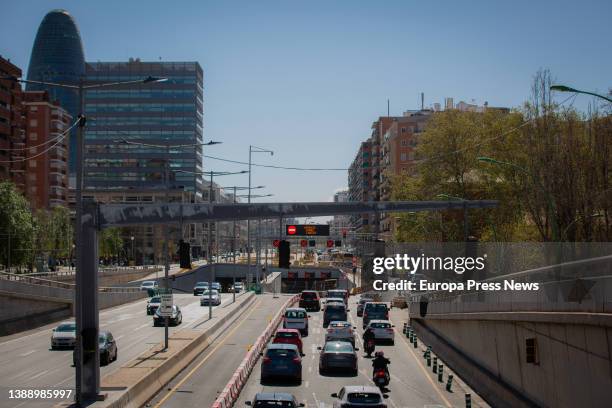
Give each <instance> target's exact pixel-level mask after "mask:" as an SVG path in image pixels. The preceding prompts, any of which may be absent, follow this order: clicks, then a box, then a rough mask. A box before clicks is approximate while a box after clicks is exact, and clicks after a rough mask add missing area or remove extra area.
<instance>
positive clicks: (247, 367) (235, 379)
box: [212, 295, 299, 408]
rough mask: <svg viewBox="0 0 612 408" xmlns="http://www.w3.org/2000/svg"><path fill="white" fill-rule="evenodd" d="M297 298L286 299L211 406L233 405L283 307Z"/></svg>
mask: <svg viewBox="0 0 612 408" xmlns="http://www.w3.org/2000/svg"><path fill="white" fill-rule="evenodd" d="M298 300H299V295H295V296H292V297H291V298H290V299H288V300H287V301H286V302H285V304H284V305H283V307H282V308H281V309H280V310H279V312H278V313H277V314H276V316H274V318H273V319H272V320H270V323H268V326H267V327H266V329H265V330H264V332H263V333H262V334H261V335H260V336H259V337H258V338H257V340H256V341H255V343H254V344H253V346H252V347H251V348H250V349H249V351H248V352H247V355H246V356H245V357H244V359H243V360H242V362H241V363H240V365H239V366H238V368H237V369H236V371H234V374H233V375H232V378H231V379H230V381H229V382H228V383H227V385H226V386H225V388H223V391H221V393H220V394H219V396H218V397H217V399H216V400H215V402H214V403H213V405H212V407H213V408H231V407H233V406H234V403H235V402H236V401H237V400H238V397H239V396H240V391H242V387H243V386H244V384H245V383H246V382H247V380H248V379H249V375H250V374H251V371H253V367H255V363H257V360H258V359H259V355H260V353H261V352H263V350H264V349H265V347H266V345H267V344H268V341H269V340H270V338H271V337H272V335H273V334H274V332H275V331H276V328H277V327H278V325H279V324H280V322H281V321H282V320H283V316H284V314H285V309H287V308H288V307H289V306H291V305H293V304H294V303H295V302H297V301H298Z"/></svg>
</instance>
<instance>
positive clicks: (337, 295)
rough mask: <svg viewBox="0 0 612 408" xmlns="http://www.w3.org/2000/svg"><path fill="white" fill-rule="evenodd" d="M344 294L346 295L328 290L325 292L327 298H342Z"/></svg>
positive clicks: (341, 291) (342, 292) (340, 291)
mask: <svg viewBox="0 0 612 408" xmlns="http://www.w3.org/2000/svg"><path fill="white" fill-rule="evenodd" d="M345 294H346V292H345V291H343V290H330V291H328V292H327V297H338V298H344V295H345Z"/></svg>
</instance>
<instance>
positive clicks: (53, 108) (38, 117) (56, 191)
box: [23, 91, 72, 209]
mask: <svg viewBox="0 0 612 408" xmlns="http://www.w3.org/2000/svg"><path fill="white" fill-rule="evenodd" d="M23 118H24V124H25V138H26V146H27V156H28V160H27V162H26V165H25V173H26V191H25V193H26V194H25V195H26V197H27V199H28V201H29V202H30V206H31V207H32V208H33V209H49V208H52V207H55V206H67V205H68V157H69V143H68V141H69V139H70V135H69V134H67V133H68V129H69V128H70V125H71V122H72V116H70V114H68V112H67V111H66V110H65V109H63V108H62V107H61V106H60V105H59V103H58V102H57V101H54V102H52V101H51V100H50V99H49V94H48V92H47V91H26V92H24V93H23Z"/></svg>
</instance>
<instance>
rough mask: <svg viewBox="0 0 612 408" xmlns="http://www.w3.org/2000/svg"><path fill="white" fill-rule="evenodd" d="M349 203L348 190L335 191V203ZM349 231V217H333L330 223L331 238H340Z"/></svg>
mask: <svg viewBox="0 0 612 408" xmlns="http://www.w3.org/2000/svg"><path fill="white" fill-rule="evenodd" d="M348 201H349V190H348V189H344V190H340V191H336V193H335V194H334V202H335V203H346V202H348ZM350 230H351V217H350V216H349V215H334V218H333V219H332V220H331V222H330V234H331V236H333V237H342V236H343V235H344V233H348V231H350Z"/></svg>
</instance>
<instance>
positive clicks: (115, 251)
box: [99, 228, 123, 259]
mask: <svg viewBox="0 0 612 408" xmlns="http://www.w3.org/2000/svg"><path fill="white" fill-rule="evenodd" d="M122 249H123V238H122V236H121V230H120V229H119V228H106V229H104V230H102V233H101V234H100V239H99V251H100V257H101V258H106V259H112V258H117V257H119V254H120V253H121V250H122Z"/></svg>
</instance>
